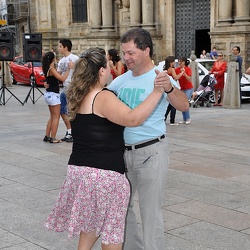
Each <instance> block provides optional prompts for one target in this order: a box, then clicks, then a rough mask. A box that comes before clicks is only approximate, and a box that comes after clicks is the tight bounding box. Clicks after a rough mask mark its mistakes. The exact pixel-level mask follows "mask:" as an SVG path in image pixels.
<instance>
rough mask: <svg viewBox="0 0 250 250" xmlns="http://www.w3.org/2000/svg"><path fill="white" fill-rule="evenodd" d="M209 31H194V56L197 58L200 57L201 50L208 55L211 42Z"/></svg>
mask: <svg viewBox="0 0 250 250" xmlns="http://www.w3.org/2000/svg"><path fill="white" fill-rule="evenodd" d="M208 33H209V30H196V31H195V54H196V56H197V58H199V57H200V54H201V52H202V50H206V52H207V53H210V50H211V40H210V36H209V34H208Z"/></svg>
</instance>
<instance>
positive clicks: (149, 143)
mask: <svg viewBox="0 0 250 250" xmlns="http://www.w3.org/2000/svg"><path fill="white" fill-rule="evenodd" d="M164 138H165V135H162V136H161V137H159V138H156V139H153V140H151V141H147V142H144V143H141V144H137V145H132V146H125V149H126V150H128V151H129V150H132V149H138V148H144V147H147V146H149V145H152V144H155V143H156V142H159V141H161V140H162V139H164Z"/></svg>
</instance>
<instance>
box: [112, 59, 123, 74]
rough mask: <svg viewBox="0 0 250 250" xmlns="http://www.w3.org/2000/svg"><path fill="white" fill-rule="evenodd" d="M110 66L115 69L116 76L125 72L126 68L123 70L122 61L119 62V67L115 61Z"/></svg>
mask: <svg viewBox="0 0 250 250" xmlns="http://www.w3.org/2000/svg"><path fill="white" fill-rule="evenodd" d="M110 67H111V69H112V70H113V71H114V73H115V75H116V76H119V75H121V74H122V73H123V72H124V70H123V67H124V65H123V64H122V62H121V61H118V62H117V67H116V66H115V65H114V64H113V63H112V64H110Z"/></svg>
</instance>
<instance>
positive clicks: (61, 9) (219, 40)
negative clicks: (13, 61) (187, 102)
mask: <svg viewBox="0 0 250 250" xmlns="http://www.w3.org/2000/svg"><path fill="white" fill-rule="evenodd" d="M6 1H7V3H8V0H6ZM9 1H10V2H12V3H13V4H15V3H16V2H18V0H9ZM20 1H22V2H25V0H19V3H20ZM27 4H28V7H29V16H28V18H27V20H28V22H27V20H25V18H24V19H19V20H16V27H17V28H16V30H17V33H18V34H17V46H16V48H17V53H22V51H21V49H20V48H22V39H21V37H22V33H33V32H38V33H42V35H43V49H44V50H45V51H46V50H49V49H50V48H51V47H57V44H58V39H59V38H70V39H71V40H72V42H73V49H72V52H73V53H76V54H80V53H81V52H82V51H84V50H85V49H87V48H89V47H91V46H100V47H103V48H104V49H106V50H108V49H109V48H116V49H118V50H120V42H119V38H120V36H121V34H122V33H124V32H125V31H126V30H127V29H129V28H132V27H142V28H145V29H147V30H149V31H150V33H151V35H152V37H153V42H154V55H153V59H154V61H155V62H156V63H158V62H159V61H161V60H164V58H165V57H166V56H167V55H175V56H176V57H179V56H187V57H188V56H189V55H190V52H191V50H194V51H195V52H196V55H197V56H199V54H200V52H201V50H202V49H206V50H207V52H210V49H211V47H213V46H216V48H217V50H218V51H221V52H222V53H223V54H224V55H225V56H226V59H227V60H229V59H230V55H231V52H232V47H233V46H236V45H237V46H239V47H240V48H241V55H242V57H243V60H244V65H243V69H244V67H248V66H250V0H64V1H61V0H32V1H31V0H27ZM79 17H80V21H79V20H78V18H79ZM81 20H82V21H81Z"/></svg>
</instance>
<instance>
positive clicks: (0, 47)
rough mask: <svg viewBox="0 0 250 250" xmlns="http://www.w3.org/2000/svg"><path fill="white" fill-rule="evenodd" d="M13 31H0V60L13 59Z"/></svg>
mask: <svg viewBox="0 0 250 250" xmlns="http://www.w3.org/2000/svg"><path fill="white" fill-rule="evenodd" d="M13 58H14V45H13V33H9V32H0V61H13Z"/></svg>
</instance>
